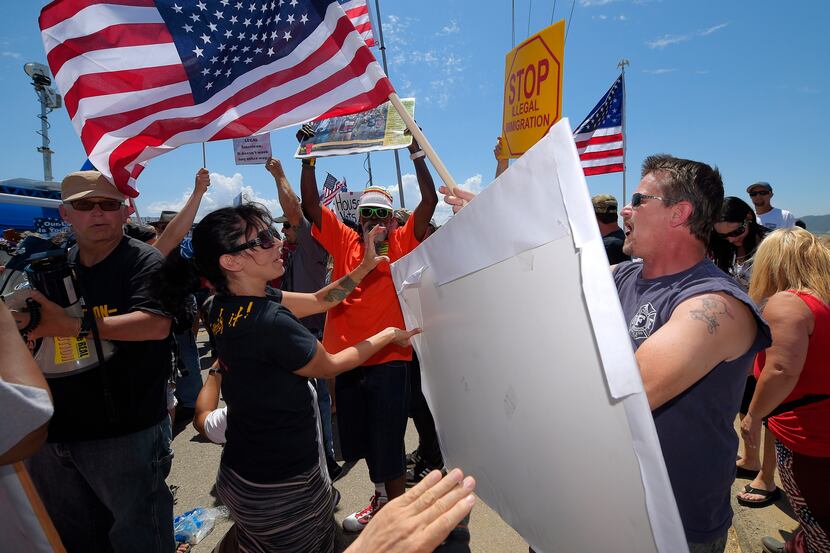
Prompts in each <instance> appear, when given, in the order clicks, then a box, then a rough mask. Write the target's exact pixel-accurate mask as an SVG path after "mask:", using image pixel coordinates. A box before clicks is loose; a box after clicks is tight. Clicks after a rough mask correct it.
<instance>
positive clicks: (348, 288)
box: [323, 275, 357, 302]
mask: <svg viewBox="0 0 830 553" xmlns="http://www.w3.org/2000/svg"><path fill="white" fill-rule="evenodd" d="M355 288H357V283H356V282H355V281H353V280H352V279H351V277H349V276H348V275H347V276H344V277H343V278H341V279H340V280H339V281H337V287H335V288H334V289H333V290H329V291H328V292H327V293H326V295H325V296H323V301H326V302H340V301H343V300H344V299H345V298H346V296H348V295H349V294H351V293H352V290H354V289H355Z"/></svg>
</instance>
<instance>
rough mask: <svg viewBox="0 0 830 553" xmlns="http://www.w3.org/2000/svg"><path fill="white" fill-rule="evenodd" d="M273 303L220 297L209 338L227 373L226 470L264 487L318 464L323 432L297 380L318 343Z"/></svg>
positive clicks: (212, 313) (224, 392)
mask: <svg viewBox="0 0 830 553" xmlns="http://www.w3.org/2000/svg"><path fill="white" fill-rule="evenodd" d="M281 300H282V293H281V292H279V291H276V294H275V295H274V296H272V297H255V296H223V295H217V296H216V297H215V298H214V300H213V305H212V306H211V308H210V316H209V317H208V320H209V321H210V330H211V333H212V334H213V337H214V339H215V341H216V349H217V352H218V354H219V362H220V364H221V365H222V368H223V369H224V371H225V374H224V375H223V377H222V395H223V396H224V398H225V402H226V403H227V405H228V428H227V431H226V433H225V436H226V438H227V443H226V444H225V450H224V452H223V453H222V463H223V464H224V465H225V466H227V467H229V468H231V469H233V470H234V471H235V472H236V473H237V474H239V475H240V476H242V477H243V478H245V479H246V480H251V481H253V482H257V483H262V484H265V483H273V482H278V481H280V480H285V479H286V478H291V477H292V476H296V475H297V474H300V473H302V472H304V471H306V470H308V469H309V468H311V467H312V466H313V465H314V464H315V463H317V426H316V424H317V423H316V419H315V416H314V406H313V399H312V395H311V392H310V390H309V388H308V379H307V378H305V377H302V376H298V375H296V374H294V371H296V370H299V369H301V368H302V367H304V366H305V365H307V364H308V363H309V362H310V361H311V358H312V357H314V353H315V352H316V350H317V339H316V338H315V337H314V336H313V335H312V334H311V333H310V332H309V331H308V330H306V328H305V327H304V326H303V325H302V324H301V323H300V322H299V321H298V320H297V318H296V317H295V316H294V315H293V314H292V313H291V312H290V311H289V310H288V309H286V308H285V307H283V306H282V305H280V304H279V303H278V302H279V301H281Z"/></svg>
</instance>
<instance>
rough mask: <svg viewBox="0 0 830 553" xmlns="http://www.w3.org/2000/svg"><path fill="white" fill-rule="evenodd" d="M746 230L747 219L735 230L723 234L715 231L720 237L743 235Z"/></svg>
mask: <svg viewBox="0 0 830 553" xmlns="http://www.w3.org/2000/svg"><path fill="white" fill-rule="evenodd" d="M745 230H746V221H744V222H742V223H741V226H739V227H738V228H736V229H735V230H733V231H731V232H724V233H723V234H721V233H719V232H717V231H715V235H716V236H717V237H718V238H735V237H737V236H740V235H742V234H743V233H744V231H745Z"/></svg>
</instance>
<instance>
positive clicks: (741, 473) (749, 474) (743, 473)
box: [735, 467, 761, 480]
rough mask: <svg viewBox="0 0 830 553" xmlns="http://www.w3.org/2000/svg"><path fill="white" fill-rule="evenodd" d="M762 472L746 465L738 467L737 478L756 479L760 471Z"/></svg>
mask: <svg viewBox="0 0 830 553" xmlns="http://www.w3.org/2000/svg"><path fill="white" fill-rule="evenodd" d="M759 472H761V471H759V470H751V469H748V468H744V467H737V470H736V471H735V477H736V478H748V479H749V480H755V477H756V476H758V473H759Z"/></svg>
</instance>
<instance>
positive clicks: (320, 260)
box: [265, 158, 343, 480]
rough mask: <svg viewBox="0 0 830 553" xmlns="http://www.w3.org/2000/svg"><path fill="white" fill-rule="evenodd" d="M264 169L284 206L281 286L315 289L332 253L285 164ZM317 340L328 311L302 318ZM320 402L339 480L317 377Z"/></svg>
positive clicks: (327, 406) (322, 384)
mask: <svg viewBox="0 0 830 553" xmlns="http://www.w3.org/2000/svg"><path fill="white" fill-rule="evenodd" d="M265 168H266V169H267V170H268V172H269V173H271V175H272V176H273V177H274V182H275V183H276V185H277V195H278V197H279V201H280V207H282V212H283V213H284V215H283V217H280V218H278V219H277V221H278V222H281V223H282V230H283V234H285V245H284V246H283V247H284V248H286V249H287V251H288V255H287V256H286V258H285V259H286V265H285V274H284V275H283V277H282V284H281V285H280V288H281V289H282V290H284V291H287V292H311V293H313V292H316V291H318V290H320V289H321V288H323V287H325V285H326V265H327V264H328V258H329V254H328V252H327V251H326V250H325V248H323V246H321V245H320V244H319V243H318V242H317V240H315V239H314V238H313V237H312V236H311V223H309V222H308V220H307V219H306V218H305V216H304V215H303V210H302V207H301V205H300V199H299V198H298V197H297V195H296V194H294V191H293V190H292V189H291V185H290V184H289V183H288V179H287V178H286V176H285V172H284V171H283V169H282V164H281V163H280V162H279V160H276V159H273V158H271V159H269V160H268V162H267V163H266V164H265ZM300 322H301V323H303V326H305V327H306V328H307V329H309V330H310V331H311V332H312V334H314V335H316V336H317V339H318V340H319V339H322V337H323V327H324V326H325V323H326V314H325V313H318V314H316V315H310V316H308V317H304V318H302V319H300ZM315 387H316V389H317V403H318V405H319V407H320V419H321V421H320V422H321V426H322V430H323V442H324V443H323V446H324V449H325V453H326V462H327V464H328V469H329V476H330V477H331V479H332V480H336V479H337V478H338V476H340V474H341V473H342V471H343V469H342V468H341V467H340V465H338V464H337V461H336V460H335V458H334V441H333V435H332V427H331V403H332V402H331V396H330V395H329V389H328V384H327V382H326V381H325V380H322V379H316V380H315Z"/></svg>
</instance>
